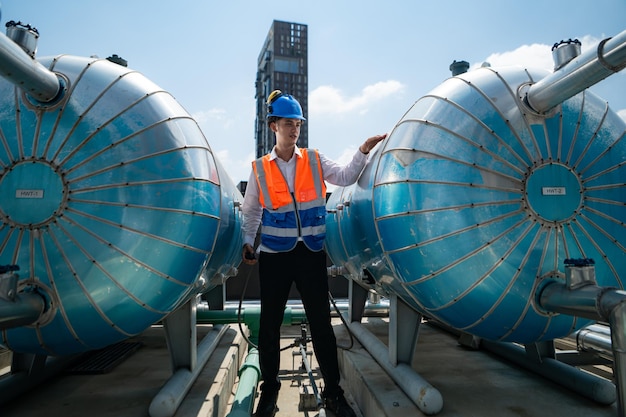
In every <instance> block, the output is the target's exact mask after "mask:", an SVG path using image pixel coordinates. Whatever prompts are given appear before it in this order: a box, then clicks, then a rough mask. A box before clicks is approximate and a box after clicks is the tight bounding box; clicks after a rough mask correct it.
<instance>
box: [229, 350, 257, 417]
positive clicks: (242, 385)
mask: <svg viewBox="0 0 626 417" xmlns="http://www.w3.org/2000/svg"><path fill="white" fill-rule="evenodd" d="M260 378H261V369H260V368H259V351H258V350H257V349H255V348H252V349H250V351H248V356H247V357H246V360H245V362H244V364H243V366H242V367H241V369H240V370H239V385H238V386H237V392H236V393H235V399H234V401H233V405H232V407H231V409H230V413H228V414H227V415H226V417H250V415H251V414H252V407H253V406H254V397H255V396H256V387H257V384H258V383H259V379H260Z"/></svg>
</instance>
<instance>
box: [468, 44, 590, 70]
mask: <svg viewBox="0 0 626 417" xmlns="http://www.w3.org/2000/svg"><path fill="white" fill-rule="evenodd" d="M578 40H579V41H580V43H581V45H582V46H581V53H583V52H585V51H586V50H587V49H590V48H593V49H595V48H597V46H598V43H599V42H600V39H598V38H595V37H593V36H589V35H585V36H583V37H582V38H580V39H578ZM552 46H553V45H546V44H541V43H533V44H531V45H522V46H520V47H518V48H517V49H514V50H512V51H507V52H496V53H493V54H491V55H489V56H488V57H487V58H486V59H485V62H488V63H489V64H490V65H491V66H492V67H504V66H511V65H520V66H523V67H525V68H528V67H534V68H543V69H546V70H549V71H552V70H553V69H554V60H553V58H552ZM482 64H483V62H479V63H475V64H473V65H472V69H476V68H478V67H480V66H481V65H482Z"/></svg>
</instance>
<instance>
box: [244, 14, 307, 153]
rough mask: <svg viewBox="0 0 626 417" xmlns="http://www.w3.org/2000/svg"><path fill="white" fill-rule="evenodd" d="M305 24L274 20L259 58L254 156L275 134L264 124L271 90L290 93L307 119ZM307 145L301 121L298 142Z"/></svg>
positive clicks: (264, 150)
mask: <svg viewBox="0 0 626 417" xmlns="http://www.w3.org/2000/svg"><path fill="white" fill-rule="evenodd" d="M307 39H308V37H307V25H303V24H300V23H291V22H281V21H278V20H274V21H273V22H272V27H271V28H270V30H269V32H268V34H267V38H266V39H265V43H264V44H263V48H262V49H261V53H260V54H259V59H258V69H257V76H256V82H255V85H256V97H255V98H256V107H257V109H256V110H257V111H256V114H257V118H256V121H255V139H256V157H257V158H259V157H261V156H263V155H265V154H266V153H268V152H270V151H271V150H272V147H273V146H274V141H275V139H274V134H273V133H272V132H270V130H269V127H268V126H267V122H266V116H267V106H266V102H267V97H269V95H270V93H271V92H272V91H274V90H281V91H282V92H283V93H287V94H291V95H292V96H293V97H295V98H296V99H297V100H298V101H299V102H300V105H301V106H302V112H303V114H304V117H305V118H307V120H308V113H309V112H308V109H309V105H308V90H309V87H308V85H309V84H308V54H307ZM308 145H309V134H308V128H307V123H304V124H303V125H302V129H301V131H300V139H299V140H298V146H299V147H301V148H306V147H307V146H308Z"/></svg>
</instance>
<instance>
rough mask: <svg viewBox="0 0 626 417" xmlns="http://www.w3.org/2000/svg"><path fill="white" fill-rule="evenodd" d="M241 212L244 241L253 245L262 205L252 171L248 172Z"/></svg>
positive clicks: (259, 222)
mask: <svg viewBox="0 0 626 417" xmlns="http://www.w3.org/2000/svg"><path fill="white" fill-rule="evenodd" d="M242 213H243V225H242V228H243V232H244V243H247V244H249V245H251V246H254V239H255V238H256V234H257V231H258V230H259V225H260V224H261V216H262V215H263V207H261V204H260V203H259V186H258V184H257V181H256V176H255V175H254V171H252V172H251V173H250V178H248V185H247V186H246V195H245V197H244V199H243V206H242Z"/></svg>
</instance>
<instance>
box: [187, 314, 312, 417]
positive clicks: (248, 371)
mask: <svg viewBox="0 0 626 417" xmlns="http://www.w3.org/2000/svg"><path fill="white" fill-rule="evenodd" d="M260 315H261V308H260V307H246V308H242V309H241V312H240V313H239V310H234V309H233V310H207V309H198V310H197V311H196V322H197V323H200V324H230V323H238V322H239V321H240V320H241V322H242V323H244V324H245V325H246V326H248V329H249V330H250V342H251V343H255V344H257V343H258V338H259V318H260ZM305 321H306V313H305V312H304V310H303V309H292V308H291V307H287V308H285V312H284V314H283V324H286V325H294V324H300V323H304V322H305ZM260 379H261V369H260V368H259V351H258V350H257V349H256V348H254V347H251V348H250V349H249V350H248V356H246V360H245V361H244V364H243V365H242V367H241V369H240V370H239V385H238V386H237V392H236V393H235V399H234V401H233V405H232V407H231V409H230V413H228V414H227V416H226V417H250V416H251V415H252V408H253V407H254V398H255V397H256V388H257V385H258V383H259V380H260Z"/></svg>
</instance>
